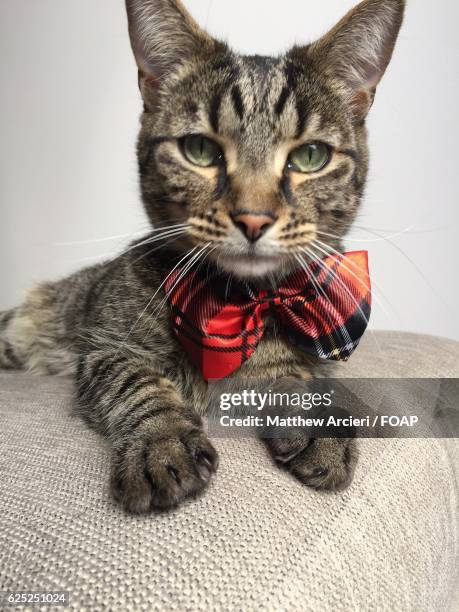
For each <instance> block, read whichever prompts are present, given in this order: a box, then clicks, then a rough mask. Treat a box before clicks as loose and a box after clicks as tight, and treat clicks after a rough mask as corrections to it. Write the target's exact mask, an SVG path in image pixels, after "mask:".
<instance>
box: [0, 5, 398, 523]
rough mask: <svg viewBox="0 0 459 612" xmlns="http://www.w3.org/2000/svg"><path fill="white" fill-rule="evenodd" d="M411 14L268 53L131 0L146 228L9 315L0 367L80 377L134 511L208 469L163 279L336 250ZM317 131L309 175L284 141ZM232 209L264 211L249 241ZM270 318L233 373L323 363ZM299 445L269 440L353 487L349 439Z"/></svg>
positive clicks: (210, 463)
mask: <svg viewBox="0 0 459 612" xmlns="http://www.w3.org/2000/svg"><path fill="white" fill-rule="evenodd" d="M403 8H404V2H403V1H402V0H378V1H376V0H366V1H365V2H363V3H362V4H361V5H359V7H357V8H356V9H355V10H354V11H353V12H351V13H350V14H349V15H348V16H347V17H346V18H345V19H344V20H343V21H341V22H340V24H339V26H337V27H336V28H335V29H334V30H332V32H331V33H330V34H329V35H327V36H325V37H324V38H323V39H321V40H320V41H318V42H317V43H314V44H313V45H310V46H305V47H295V48H294V49H293V50H292V51H290V52H289V53H287V54H286V55H284V56H282V57H279V58H265V57H258V56H255V57H244V56H241V55H238V54H236V53H234V52H233V51H231V50H230V49H229V48H228V47H227V46H226V45H225V44H223V43H221V42H218V41H216V40H213V39H212V38H211V37H210V36H209V35H208V34H206V33H205V32H203V31H202V30H201V29H200V28H199V26H198V25H197V24H196V23H195V22H194V21H193V19H192V18H191V17H190V16H189V15H188V13H187V12H186V10H185V8H184V7H183V5H182V4H181V2H179V0H127V9H128V17H129V30H130V35H131V41H132V46H133V50H134V54H135V57H136V59H137V63H138V66H139V84H140V89H141V92H142V95H143V99H144V112H143V114H142V118H141V130H140V135H139V141H138V159H139V173H140V184H141V192H142V199H143V202H144V206H145V210H146V212H147V214H148V217H149V219H150V221H151V223H152V226H153V227H155V230H154V233H153V234H152V235H151V236H148V237H146V239H144V240H142V241H139V242H138V243H137V244H135V245H133V246H132V248H131V249H129V250H127V251H126V252H125V253H123V254H122V255H120V256H119V257H118V258H117V259H115V260H113V261H110V262H106V263H104V264H100V265H97V266H93V267H91V268H88V269H85V270H82V271H80V272H78V273H76V274H74V275H72V276H70V277H68V278H66V279H63V280H61V281H58V282H54V283H45V284H42V285H39V286H38V287H36V288H34V289H32V290H31V291H30V292H29V294H28V296H27V298H26V300H25V301H24V303H23V304H22V305H20V306H19V307H18V308H16V309H15V310H12V311H9V312H6V313H1V314H0V367H2V368H25V369H28V370H30V371H32V372H34V373H36V374H61V375H69V374H70V375H72V376H74V377H75V380H76V406H77V410H78V412H79V413H80V414H81V415H82V417H83V418H84V419H86V421H87V422H88V423H89V424H90V425H91V426H93V427H94V428H96V429H97V430H98V431H99V432H100V433H101V434H102V435H104V436H105V437H106V438H107V439H108V440H109V441H110V443H111V447H112V449H113V477H112V487H113V492H114V495H115V496H116V497H117V499H119V501H120V503H121V504H122V505H123V507H124V508H126V509H127V510H128V511H131V512H146V511H148V510H151V509H155V508H156V509H164V508H169V507H172V506H174V505H176V504H177V503H179V502H180V501H181V500H182V499H184V498H185V497H187V496H190V495H195V494H198V493H200V492H201V491H202V490H203V489H204V488H205V487H206V485H207V484H208V482H209V480H210V478H211V476H212V474H213V472H214V471H215V470H216V467H217V454H216V452H215V450H214V449H213V447H212V445H211V443H210V442H209V440H208V439H207V437H206V436H205V434H204V432H203V426H202V422H201V416H199V415H200V414H201V415H202V414H203V413H204V412H205V408H206V407H205V403H204V398H205V393H206V386H205V384H204V382H203V380H202V378H201V376H200V374H199V372H198V371H197V370H196V369H195V368H194V366H193V365H192V364H191V363H190V362H189V361H188V359H187V356H186V355H185V354H184V353H183V351H182V350H181V348H180V346H179V344H178V343H177V340H176V339H175V337H174V336H173V334H172V331H171V326H170V313H169V306H168V305H167V300H164V297H165V296H164V290H163V289H162V286H163V283H164V279H165V278H166V277H167V274H168V273H169V272H170V271H171V269H172V268H173V267H174V266H176V265H177V266H178V264H179V263H180V261H182V262H183V261H185V264H186V263H187V262H189V265H190V269H192V268H193V267H197V266H202V265H204V266H210V267H211V268H217V269H219V270H220V271H221V272H223V273H224V274H226V275H227V276H228V282H229V283H230V282H231V276H232V275H237V276H239V277H242V278H250V279H251V281H252V282H255V283H259V285H260V287H264V286H265V285H266V284H267V283H268V282H269V283H271V284H277V283H278V282H280V280H281V279H282V278H283V277H285V275H286V274H288V273H289V272H290V271H291V270H292V268H293V266H295V265H297V263H296V260H295V257H292V254H295V253H297V252H298V249H301V248H302V247H306V246H307V245H309V244H311V240H313V239H315V238H317V236H321V237H322V238H323V236H324V234H322V232H326V233H327V234H329V235H330V236H329V237H327V238H326V239H325V238H324V240H325V241H326V243H327V245H329V247H330V248H331V249H338V250H339V249H340V248H341V237H342V236H344V235H345V233H346V232H347V230H348V228H349V227H350V225H351V224H352V222H353V220H354V218H355V215H356V213H357V211H358V208H359V205H360V202H361V198H362V194H363V191H364V185H365V179H366V174H367V168H368V151H367V136H366V129H365V123H364V119H365V115H366V113H367V111H368V109H369V107H370V105H371V101H372V100H373V95H374V89H375V86H376V84H377V83H378V82H379V79H380V78H381V77H382V74H383V72H384V70H385V68H386V67H387V64H388V62H389V60H390V57H391V55H392V51H393V48H394V44H395V39H396V36H397V33H398V29H399V27H400V24H401V19H402V14H403ZM343 58H345V60H344V59H343ZM196 133H203V134H205V135H206V136H207V137H210V138H212V139H214V140H215V141H216V142H217V143H218V145H219V146H220V147H221V150H222V151H223V154H224V163H220V164H219V165H217V166H212V167H209V168H202V167H197V166H193V165H192V164H191V163H190V162H189V161H187V159H186V158H185V156H184V152H183V137H185V136H186V135H189V134H196ZM315 141H321V142H325V143H326V144H327V145H328V147H329V150H330V152H331V153H330V161H329V163H328V164H327V165H326V167H324V168H323V169H322V170H320V171H319V172H318V173H316V174H315V175H313V176H312V175H301V174H299V173H298V172H295V171H293V170H291V168H290V167H289V166H288V163H287V160H288V156H289V153H290V151H291V150H292V149H293V148H295V147H297V146H299V145H300V144H302V143H304V142H315ZM236 213H238V214H242V213H243V214H247V213H250V214H254V215H265V216H269V218H270V219H272V220H273V221H274V223H273V225H272V227H271V228H270V230H269V232H267V234H266V236H263V238H262V239H261V240H259V241H258V242H257V243H256V246H253V245H251V246H249V245H248V244H247V240H246V238H245V237H244V235H243V233H242V232H241V231H240V229H239V228H238V227H237V226H236V225H235V224H234V223H233V222H232V218H233V217H234V215H235V214H236ZM180 224H182V225H180ZM170 226H172V229H171V230H170V231H169V233H168V234H166V233H165V234H164V235H163V236H164V237H163V239H160V238H158V236H160V234H158V228H160V227H170ZM179 226H180V227H179ZM173 228H176V229H173ZM153 241H155V242H153ZM191 254H193V255H191ZM192 257H194V259H192ZM270 325H271V327H270V328H269V329H268V330H267V333H266V334H265V336H264V337H263V340H262V342H261V343H260V347H259V350H258V351H257V352H256V354H255V355H254V356H253V358H252V359H251V360H250V361H248V362H246V363H245V364H244V366H243V368H241V370H240V371H239V372H238V376H241V377H265V378H272V379H275V380H276V379H281V380H282V379H283V378H284V377H286V376H293V377H299V378H307V377H309V376H310V373H311V372H312V371H313V369H314V367H315V364H314V363H313V362H312V361H311V360H310V359H309V358H307V357H305V356H304V354H302V353H299V352H298V351H296V350H295V349H294V348H293V347H291V346H290V345H289V344H288V343H287V342H286V341H285V340H284V339H283V338H282V336H281V335H279V333H278V332H277V330H276V329H275V327H274V326H273V323H272V322H271V324H270ZM268 327H269V325H268ZM284 442H285V441H284ZM284 442H282V444H284ZM297 442H298V440H297ZM300 442H301V444H300V447H298V448H295V449H294V450H295V452H294V453H293V455H292V452H291V451H292V449H291V448H290V449H289V446H288V445H289V443H288V442H285V444H286V445H287V448H285V444H284V446H282V444H281V443H280V442H279V444H280V446H282V448H271V451H272V452H273V454H274V456H275V457H277V459H278V460H279V461H280V462H281V463H283V464H284V465H285V466H287V467H288V468H289V469H290V471H291V472H292V473H293V474H294V475H295V476H296V477H297V478H299V479H300V480H301V481H302V482H305V483H306V484H309V485H311V486H313V487H315V488H324V489H327V488H332V489H336V488H340V487H342V486H344V485H345V484H347V483H348V482H349V481H350V478H351V475H352V469H353V465H354V464H355V450H354V447H353V445H352V443H351V442H350V441H339V442H337V441H333V440H317V441H316V442H315V443H314V444H311V440H309V439H307V438H304V439H301V440H300ZM292 456H294V459H292V460H291V461H286V460H282V457H292ZM279 457H280V459H279Z"/></svg>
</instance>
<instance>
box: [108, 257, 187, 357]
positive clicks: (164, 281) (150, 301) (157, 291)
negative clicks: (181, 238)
mask: <svg viewBox="0 0 459 612" xmlns="http://www.w3.org/2000/svg"><path fill="white" fill-rule="evenodd" d="M197 248H198V247H197V246H195V247H193V248H192V249H191V250H190V251H188V253H186V255H184V256H183V257H182V259H181V260H180V261H179V262H178V263H177V264H176V265H175V266H174V267H173V268H172V270H171V271H170V272H169V274H168V275H167V276H166V278H165V279H164V280H163V282H162V283H161V284H160V285H159V287H158V288H157V290H156V291H155V292H154V293H153V295H152V296H151V298H150V299H149V301H148V302H147V305H146V306H145V308H144V309H143V310H142V312H141V313H140V315H139V316H138V318H137V319H136V321H135V323H134V325H133V326H132V327H131V329H130V330H129V332H128V333H127V334H126V336H125V338H124V339H123V341H122V343H121V345H120V347H119V349H118V351H117V353H116V354H117V355H119V353H120V351H121V350H122V348H123V347H124V345H125V344H126V342H127V341H128V339H129V337H130V335H131V334H132V332H133V331H134V330H135V328H136V327H137V325H138V324H139V322H140V320H141V318H142V317H143V315H144V314H145V313H146V312H147V310H148V309H149V307H150V306H151V303H152V302H153V300H154V299H155V297H156V296H157V295H158V293H159V292H160V291H161V289H162V288H163V287H164V285H165V284H166V283H167V281H168V280H169V278H170V277H171V275H172V274H173V273H174V272H175V270H177V268H178V267H179V266H180V265H181V263H182V262H183V261H185V260H186V259H187V258H188V257H190V255H192V253H194V251H196V249H197Z"/></svg>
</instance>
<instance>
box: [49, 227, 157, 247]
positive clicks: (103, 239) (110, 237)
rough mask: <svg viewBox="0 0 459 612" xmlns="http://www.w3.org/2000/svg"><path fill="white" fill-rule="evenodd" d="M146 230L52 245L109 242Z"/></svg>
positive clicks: (136, 234)
mask: <svg viewBox="0 0 459 612" xmlns="http://www.w3.org/2000/svg"><path fill="white" fill-rule="evenodd" d="M145 231H146V230H142V231H138V232H131V233H130V234H118V235H116V236H105V237H104V238H92V239H89V240H72V241H68V242H55V243H54V244H53V245H52V246H53V247H69V246H80V245H87V244H99V243H100V242H111V241H112V240H121V239H123V238H135V237H136V236H142V235H143V234H145Z"/></svg>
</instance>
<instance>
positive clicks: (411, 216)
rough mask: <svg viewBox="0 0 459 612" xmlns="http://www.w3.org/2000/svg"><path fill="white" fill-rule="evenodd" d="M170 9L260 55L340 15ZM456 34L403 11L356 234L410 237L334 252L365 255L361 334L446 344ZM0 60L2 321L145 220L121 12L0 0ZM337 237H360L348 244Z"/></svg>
mask: <svg viewBox="0 0 459 612" xmlns="http://www.w3.org/2000/svg"><path fill="white" fill-rule="evenodd" d="M185 3H186V5H187V6H188V7H189V8H190V9H191V11H192V12H193V14H194V15H195V16H196V17H197V18H198V20H199V21H200V22H201V23H202V24H204V25H206V24H207V27H208V28H209V30H210V31H211V32H212V33H214V34H216V35H219V36H220V37H222V38H225V39H226V40H227V41H229V42H230V43H231V44H232V45H233V46H234V47H236V48H237V49H238V50H240V51H243V52H249V53H254V52H257V53H262V54H270V53H276V52H280V51H282V50H285V49H286V48H287V47H289V46H290V45H291V44H292V43H293V42H307V41H309V40H311V39H313V38H314V37H317V36H319V35H320V34H322V33H323V32H324V31H325V30H326V29H327V28H328V27H330V26H331V25H333V24H334V22H335V21H336V20H337V18H338V17H340V16H341V15H342V14H343V13H344V12H345V11H346V10H347V9H349V8H350V7H351V6H352V5H354V4H355V2H354V1H353V0H327V2H317V0H285V1H284V2H277V1H275V0H271V1H270V2H267V1H266V0H250V2H248V1H247V0H185ZM458 19H459V4H458V3H457V2H456V1H455V0H442V1H440V2H432V1H431V0H409V1H408V13H407V18H406V22H405V27H404V29H403V31H402V34H401V38H400V42H399V45H398V47H397V51H396V54H395V57H394V61H393V63H392V65H391V67H390V68H389V71H388V74H387V75H386V77H385V80H384V81H383V83H382V85H381V87H380V90H379V93H378V96H377V99H376V103H375V106H374V108H373V110H372V113H371V117H370V120H369V127H370V130H371V145H372V151H373V156H372V169H371V176H370V181H369V186H368V192H367V198H366V203H365V206H364V209H363V212H362V214H361V217H360V219H359V221H358V222H357V224H358V225H361V226H365V227H367V228H372V229H376V230H378V229H382V230H387V231H386V232H383V233H384V234H386V235H390V234H395V233H398V232H401V231H403V230H406V229H407V228H410V229H409V230H407V231H406V232H404V233H403V234H401V235H399V236H398V237H395V238H394V239H393V242H394V245H395V246H393V245H391V244H390V243H388V242H386V241H382V240H381V241H378V242H349V246H350V247H351V246H352V247H354V248H356V247H357V248H363V247H368V249H369V250H370V257H371V266H372V275H373V280H374V284H375V293H376V296H377V298H378V297H379V300H378V302H377V303H376V304H375V309H374V315H373V318H372V326H373V328H390V329H394V328H395V329H402V330H409V331H415V332H424V333H431V334H437V335H443V336H449V337H454V338H458V339H459V323H458V318H457V316H456V314H457V312H456V311H457V307H456V303H457V298H458V293H457V259H458V258H457V233H458V220H459V216H458V204H459V202H458V191H459V190H458V186H459V178H458V177H459V173H458V168H457V165H458V155H457V142H458V141H459V128H458V121H457V112H458V108H459V94H458V91H459V90H458V83H457V66H458V47H457V31H456V24H457V22H458ZM0 51H1V52H0V82H1V88H2V95H1V99H0V122H1V138H0V164H1V166H0V172H1V175H0V277H1V278H0V309H2V308H7V307H10V306H13V305H14V304H15V303H17V302H18V301H19V300H20V299H21V295H22V294H23V291H24V290H25V289H26V288H27V287H28V286H30V284H31V283H33V282H35V281H39V280H43V279H53V278H56V277H59V276H61V275H64V274H67V273H68V272H70V271H73V270H75V269H77V268H78V267H81V266H83V265H88V264H90V263H92V262H95V261H98V260H99V259H100V257H101V256H103V255H105V254H112V253H116V252H117V251H119V250H120V249H121V248H122V246H123V245H124V244H125V243H126V242H128V241H129V238H128V237H127V236H126V234H130V233H132V232H138V231H141V230H142V229H144V228H146V220H145V218H144V216H143V212H142V208H141V205H140V203H139V198H138V192H137V177H136V162H135V155H134V146H135V138H136V132H137V122H138V115H139V112H140V108H141V104H140V99H139V95H138V91H137V73H136V69H135V65H134V61H133V59H132V57H131V52H130V47H129V42H128V37H127V29H126V20H125V14H124V3H123V1H122V0H0ZM111 236H118V237H117V238H113V239H108V238H109V237H111ZM353 236H354V239H356V240H360V239H362V240H372V239H374V238H375V237H374V235H371V234H369V233H367V232H365V231H362V230H357V229H356V230H354V232H353ZM75 242H77V243H79V244H68V243H75ZM63 243H65V244H63ZM402 253H404V254H402Z"/></svg>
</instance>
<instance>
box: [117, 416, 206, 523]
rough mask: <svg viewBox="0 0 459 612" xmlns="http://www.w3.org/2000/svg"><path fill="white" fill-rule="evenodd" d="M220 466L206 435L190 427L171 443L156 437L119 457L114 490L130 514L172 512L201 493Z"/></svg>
mask: <svg viewBox="0 0 459 612" xmlns="http://www.w3.org/2000/svg"><path fill="white" fill-rule="evenodd" d="M217 466H218V455H217V452H216V450H215V449H214V447H213V446H212V444H211V443H210V441H209V440H208V438H207V436H206V435H205V434H204V433H203V432H202V431H197V430H196V429H193V428H192V427H190V430H189V431H187V432H185V433H184V434H182V435H180V437H171V438H167V439H155V436H154V434H153V435H151V436H150V437H149V438H147V439H144V440H143V441H142V444H140V441H139V440H134V441H133V442H132V444H131V445H128V446H127V447H126V448H125V449H123V450H122V451H121V452H120V453H118V455H117V456H116V457H115V461H114V467H113V475H112V490H113V493H114V495H115V498H116V499H117V500H118V501H119V502H120V503H121V505H122V506H123V508H124V509H125V510H127V511H128V512H131V513H135V514H143V513H146V512H151V511H154V510H168V509H170V508H174V507H175V506H177V505H178V504H179V503H180V502H181V501H183V500H184V499H185V498H186V497H190V496H195V495H198V494H199V493H201V492H202V491H203V490H204V489H205V488H206V486H207V485H208V483H209V481H210V479H211V477H212V474H213V473H214V472H215V471H216V469H217Z"/></svg>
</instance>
